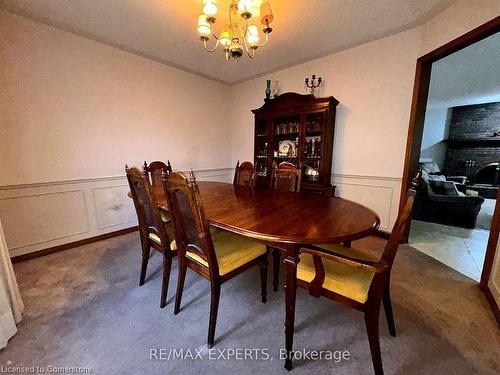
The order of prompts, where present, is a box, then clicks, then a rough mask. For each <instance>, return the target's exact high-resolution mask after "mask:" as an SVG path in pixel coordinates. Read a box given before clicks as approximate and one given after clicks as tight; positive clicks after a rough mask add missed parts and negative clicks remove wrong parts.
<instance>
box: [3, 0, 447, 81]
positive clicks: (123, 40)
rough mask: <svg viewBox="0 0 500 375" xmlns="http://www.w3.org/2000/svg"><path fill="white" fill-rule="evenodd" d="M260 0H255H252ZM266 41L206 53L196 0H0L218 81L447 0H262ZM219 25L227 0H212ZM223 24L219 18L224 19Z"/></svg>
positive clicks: (412, 20)
mask: <svg viewBox="0 0 500 375" xmlns="http://www.w3.org/2000/svg"><path fill="white" fill-rule="evenodd" d="M255 1H260V0H255ZM269 1H270V3H271V6H272V8H273V12H274V16H275V21H274V22H273V23H272V25H271V26H272V27H273V29H274V31H273V33H272V34H271V41H270V44H269V46H266V47H265V48H263V49H261V50H259V51H258V56H257V57H256V58H255V59H253V60H250V59H249V58H248V57H246V56H245V57H244V58H241V59H240V61H239V62H237V63H236V62H232V61H231V62H226V61H225V59H224V57H223V54H222V51H216V52H214V53H212V54H208V53H206V52H205V51H204V50H203V49H202V45H201V43H200V41H199V39H198V34H197V31H196V22H197V17H198V15H199V13H200V11H201V0H177V1H174V0H0V4H2V5H3V6H4V7H5V8H7V9H8V10H10V11H12V12H14V13H18V14H21V15H24V16H27V17H30V18H33V19H35V20H38V21H41V22H44V23H47V24H49V25H53V26H56V27H59V28H61V29H63V30H67V31H70V32H73V33H76V34H79V35H82V36H86V37H89V38H91V39H94V40H97V41H99V42H103V43H106V44H109V45H112V46H115V47H118V48H121V49H124V50H127V51H129V52H132V53H136V54H138V55H141V56H144V57H147V58H150V59H153V60H156V61H159V62H162V63H165V64H168V65H171V66H175V67H178V68H180V69H183V70H186V71H189V72H193V73H196V74H199V75H201V76H204V77H208V78H211V79H214V80H217V81H219V82H223V83H226V84H234V83H238V82H241V81H244V80H247V79H250V78H254V77H257V76H260V75H263V74H266V73H270V72H272V71H276V70H278V69H281V68H284V67H287V66H291V65H295V64H297V63H300V62H304V61H307V60H311V59H313V58H317V57H321V56H325V55H328V54H330V53H332V52H335V51H338V50H341V49H345V48H348V47H352V46H354V45H357V44H361V43H365V42H367V41H370V40H374V39H377V38H380V37H382V36H386V35H389V34H392V33H395V32H398V31H401V30H404V29H407V28H411V27H414V26H416V25H418V24H421V23H423V22H425V21H426V20H427V19H429V18H431V17H432V16H433V15H434V14H436V13H439V12H440V11H442V10H443V9H445V8H446V7H448V6H449V5H451V4H452V3H454V2H455V0H418V1H416V0H314V1H312V0H293V1H292V0H269ZM217 3H218V6H219V14H218V17H219V19H220V22H218V23H216V30H218V31H219V30H220V27H221V24H222V23H223V20H224V22H225V19H226V14H227V13H226V9H227V6H228V4H229V3H230V0H218V1H217ZM224 24H225V23H224Z"/></svg>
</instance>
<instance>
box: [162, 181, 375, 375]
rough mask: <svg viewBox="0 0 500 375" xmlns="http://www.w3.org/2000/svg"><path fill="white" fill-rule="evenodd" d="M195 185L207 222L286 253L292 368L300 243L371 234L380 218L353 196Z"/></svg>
mask: <svg viewBox="0 0 500 375" xmlns="http://www.w3.org/2000/svg"><path fill="white" fill-rule="evenodd" d="M198 186H199V189H200V193H201V198H202V201H203V206H204V209H205V216H206V218H207V220H208V221H209V223H210V225H213V226H216V227H219V228H222V229H225V230H228V231H231V232H234V233H237V234H240V235H243V236H246V237H249V238H252V239H255V240H257V241H260V242H262V243H264V244H266V245H269V246H272V247H273V248H277V249H279V250H280V251H281V252H283V253H284V264H285V266H286V283H285V306H286V308H285V348H286V353H287V358H286V360H285V368H286V369H287V370H291V368H292V347H293V331H294V321H295V296H296V289H297V284H296V277H297V264H298V263H299V261H300V258H299V251H300V249H301V247H302V246H303V245H308V244H315V245H321V244H326V243H340V242H349V241H352V240H356V239H360V238H363V237H366V236H368V235H370V234H372V233H374V232H375V231H376V230H377V229H378V227H379V225H380V219H379V217H378V216H377V214H376V213H375V212H373V211H372V210H370V209H368V208H366V207H364V206H362V205H360V204H358V203H354V202H352V201H349V200H346V199H342V198H337V197H327V196H321V195H318V194H314V193H303V192H301V193H290V192H277V191H274V190H264V189H249V188H247V187H243V186H234V185H232V184H227V183H220V182H208V181H206V182H205V181H200V182H198ZM154 195H155V197H156V200H157V203H158V205H159V207H160V209H163V210H168V205H167V201H166V197H165V194H164V191H163V189H162V186H155V187H154Z"/></svg>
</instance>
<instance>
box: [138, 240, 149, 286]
mask: <svg viewBox="0 0 500 375" xmlns="http://www.w3.org/2000/svg"><path fill="white" fill-rule="evenodd" d="M150 252H151V247H150V246H149V245H143V246H142V265H141V276H140V278H139V286H143V285H144V282H145V280H146V271H147V269H148V261H149V253H150Z"/></svg>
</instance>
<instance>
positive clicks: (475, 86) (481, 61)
mask: <svg viewBox="0 0 500 375" xmlns="http://www.w3.org/2000/svg"><path fill="white" fill-rule="evenodd" d="M499 72H500V33H496V34H494V35H492V36H490V37H489V38H486V39H483V40H481V41H479V42H477V43H475V44H473V45H471V46H469V47H467V48H464V49H462V50H460V51H458V52H455V53H454V54H452V55H449V56H447V57H445V58H443V59H441V60H439V61H437V62H435V63H434V64H432V72H431V84H430V87H429V101H428V104H427V108H428V109H437V108H450V107H455V106H459V105H470V104H479V103H489V102H497V101H500V74H499Z"/></svg>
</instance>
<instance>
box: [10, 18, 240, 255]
mask: <svg viewBox="0 0 500 375" xmlns="http://www.w3.org/2000/svg"><path fill="white" fill-rule="evenodd" d="M227 99H228V88H227V86H224V85H221V84H219V83H216V82H213V81H210V80H206V79H203V78H200V77H198V76H196V75H193V74H189V73H185V72H183V71H180V70H177V69H174V68H170V67H168V66H165V65H162V64H159V63H157V62H153V61H150V60H147V59H144V58H142V57H138V56H136V55H133V54H130V53H127V52H124V51H121V50H118V49H115V48H112V47H109V46H106V45H103V44H100V43H96V42H94V41H91V40H89V39H86V38H82V37H79V36H75V35H73V34H70V33H67V32H64V31H61V30H58V29H56V28H53V27H49V26H46V25H43V24H40V23H38V22H35V21H31V20H28V19H25V18H22V17H19V16H15V15H12V14H10V13H6V12H4V11H0V215H1V217H2V222H3V225H4V230H5V235H6V238H7V243H8V246H9V249H10V251H11V253H12V255H21V254H24V253H28V252H33V251H37V250H40V249H44V248H48V247H51V246H56V245H61V244H64V243H68V242H73V241H77V240H81V239H84V238H88V237H92V236H97V235H100V234H104V233H107V232H111V231H115V230H119V229H123V228H127V227H130V226H133V225H135V223H136V218H135V213H134V209H133V206H132V203H131V200H130V199H129V198H127V195H126V194H127V191H128V186H127V182H126V180H125V178H124V164H125V163H128V164H129V165H140V164H141V163H142V162H143V161H144V160H145V159H146V160H149V161H151V160H153V159H159V160H166V159H170V160H171V162H172V165H173V167H174V168H176V169H188V168H194V169H195V170H197V174H198V176H199V177H200V178H202V179H211V180H219V181H229V180H230V177H231V176H230V174H231V171H230V170H228V169H224V168H221V167H226V166H227V164H228V160H229V148H228V147H227V134H228V122H227V120H226V116H225V111H226V109H227V107H228V106H227ZM75 180H76V181H75ZM7 185H8V186H7Z"/></svg>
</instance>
